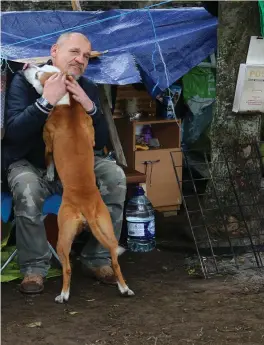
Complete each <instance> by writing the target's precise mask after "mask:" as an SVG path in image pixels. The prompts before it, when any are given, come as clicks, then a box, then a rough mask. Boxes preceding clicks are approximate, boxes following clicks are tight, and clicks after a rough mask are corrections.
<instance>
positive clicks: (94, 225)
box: [88, 202, 134, 296]
mask: <svg viewBox="0 0 264 345" xmlns="http://www.w3.org/2000/svg"><path fill="white" fill-rule="evenodd" d="M88 223H89V226H90V229H91V231H92V233H93V235H94V236H95V237H96V239H97V240H98V241H99V242H100V243H101V244H102V245H103V246H104V247H105V248H107V249H108V250H109V251H110V255H111V259H112V268H113V271H114V274H115V276H116V278H117V284H118V289H119V291H120V292H121V294H122V295H124V296H133V295H134V292H133V291H132V290H130V289H129V287H128V286H127V284H126V283H125V280H124V278H123V275H122V273H121V270H120V266H119V263H118V259H117V258H118V255H119V254H121V252H122V249H121V248H120V247H119V246H118V241H117V239H116V237H115V234H114V230H113V224H112V220H111V217H110V214H109V212H108V209H107V207H106V205H105V204H104V203H103V202H102V203H101V205H100V206H99V209H98V210H97V216H96V219H95V220H94V221H93V222H90V221H88Z"/></svg>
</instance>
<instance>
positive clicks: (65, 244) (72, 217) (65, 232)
mask: <svg viewBox="0 0 264 345" xmlns="http://www.w3.org/2000/svg"><path fill="white" fill-rule="evenodd" d="M58 226H59V237H58V243H57V253H58V256H59V258H60V261H61V264H62V271H63V286H62V290H61V294H60V295H58V296H57V297H56V298H55V301H56V302H58V303H63V302H67V301H68V299H69V297H70V281H71V264H70V251H71V246H72V243H73V240H74V237H75V236H76V235H77V234H78V233H79V231H80V230H81V228H82V215H81V214H80V212H78V211H77V210H76V209H74V208H73V207H72V206H70V205H67V204H66V205H65V204H64V203H62V205H61V207H60V209H59V214H58Z"/></svg>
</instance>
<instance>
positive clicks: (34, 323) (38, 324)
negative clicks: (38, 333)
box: [26, 321, 42, 328]
mask: <svg viewBox="0 0 264 345" xmlns="http://www.w3.org/2000/svg"><path fill="white" fill-rule="evenodd" d="M41 326H42V322H40V321H37V322H32V323H28V324H27V325H26V327H30V328H33V327H41Z"/></svg>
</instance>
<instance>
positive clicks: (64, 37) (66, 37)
mask: <svg viewBox="0 0 264 345" xmlns="http://www.w3.org/2000/svg"><path fill="white" fill-rule="evenodd" d="M78 36H79V37H82V38H83V39H84V40H86V41H87V42H88V43H90V44H91V42H90V41H89V40H88V38H87V37H86V36H85V35H83V34H81V33H80V32H65V33H64V34H62V35H60V37H59V38H58V39H57V42H56V44H59V45H60V44H63V43H64V42H65V41H67V40H69V39H71V38H74V37H78Z"/></svg>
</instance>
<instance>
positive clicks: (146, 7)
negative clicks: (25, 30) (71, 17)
mask: <svg viewBox="0 0 264 345" xmlns="http://www.w3.org/2000/svg"><path fill="white" fill-rule="evenodd" d="M172 1H173V0H166V1H162V2H159V3H158V4H153V5H149V6H145V7H143V8H138V9H135V10H131V11H129V12H124V13H121V14H117V15H115V16H111V17H108V18H104V19H99V20H95V21H93V22H90V23H86V24H82V25H77V26H73V27H70V28H67V29H64V30H58V31H55V32H52V33H49V34H45V35H40V36H35V37H32V38H28V39H25V40H22V41H18V42H15V43H11V44H9V45H8V46H7V47H11V46H14V45H18V44H21V43H24V42H29V41H33V40H36V39H41V38H44V37H50V36H56V35H57V34H62V33H64V32H68V31H73V30H76V29H80V28H83V27H87V26H91V25H95V24H99V23H102V22H106V21H108V20H111V19H114V18H119V17H123V16H126V15H128V14H131V13H134V12H139V11H144V10H149V9H150V8H153V7H158V6H162V5H165V4H167V3H170V2H172ZM37 43H39V42H35V43H34V44H37ZM26 47H27V46H25V47H24V48H26Z"/></svg>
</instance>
